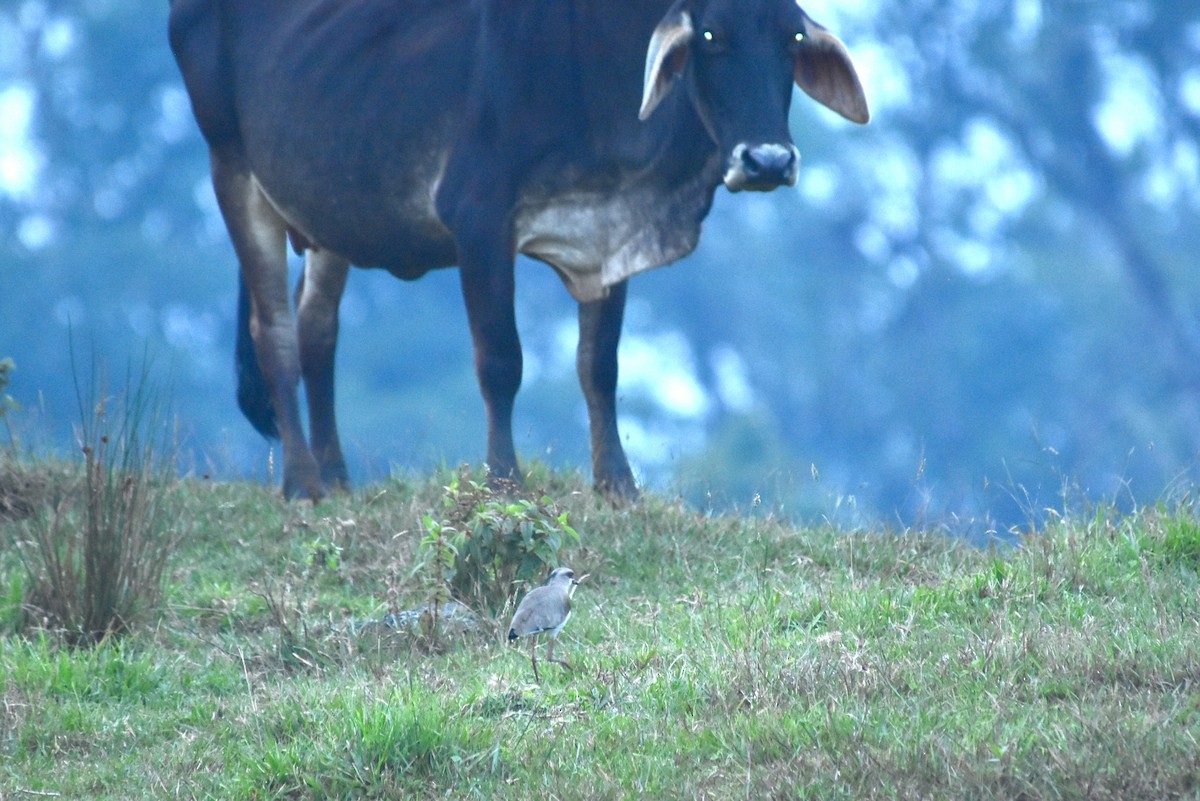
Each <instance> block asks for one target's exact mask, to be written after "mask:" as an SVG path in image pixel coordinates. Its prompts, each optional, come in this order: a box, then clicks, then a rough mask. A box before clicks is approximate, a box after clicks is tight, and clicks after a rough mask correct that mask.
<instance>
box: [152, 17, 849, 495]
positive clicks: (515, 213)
mask: <svg viewBox="0 0 1200 801" xmlns="http://www.w3.org/2000/svg"><path fill="white" fill-rule="evenodd" d="M169 38H170V43H171V48H172V51H173V53H174V55H175V58H176V60H177V62H178V64H179V68H180V71H181V72H182V75H183V80H184V84H185V85H186V88H187V92H188V95H189V98H190V100H191V104H192V110H193V113H194V115H195V118H196V121H197V124H198V126H199V128H200V132H201V134H202V135H203V137H204V140H205V142H206V144H207V145H208V150H209V154H210V160H211V168H212V183H213V187H214V190H215V193H216V197H217V202H218V205H219V207H220V210H221V213H222V216H223V218H224V220H225V224H226V227H227V228H228V231H229V236H230V238H231V240H232V242H233V247H234V250H235V252H236V255H237V258H238V261H239V264H240V276H241V281H242V286H243V298H242V302H241V305H242V308H243V312H244V314H243V319H244V320H246V325H245V327H244V329H243V331H242V333H241V335H240V337H239V339H240V344H239V353H241V354H242V356H243V359H242V362H241V377H242V380H243V386H242V387H241V388H240V389H239V397H240V399H241V400H242V406H243V409H244V410H245V411H247V413H248V416H250V417H251V419H252V421H257V424H258V427H259V428H260V430H263V431H265V432H267V433H274V432H276V431H277V433H278V435H279V437H280V439H281V440H282V447H283V491H284V494H285V495H286V496H287V497H288V498H301V497H308V498H311V499H313V500H314V501H316V500H318V499H320V498H321V497H322V496H323V495H324V494H325V492H326V491H327V489H328V488H330V487H334V486H338V485H342V484H345V483H346V468H345V462H344V460H343V458H342V453H341V448H340V446H339V444H338V438H337V427H336V423H335V418H334V412H333V354H334V347H335V343H336V338H337V306H338V300H339V298H340V297H341V294H342V292H343V290H344V287H345V282H346V277H347V273H348V270H349V266H350V265H351V264H354V265H356V266H359V267H382V268H385V269H387V270H388V271H390V272H391V273H393V274H394V275H396V276H397V277H399V278H402V279H406V280H412V279H416V278H418V277H420V276H422V275H424V274H425V273H427V272H428V271H430V270H433V269H437V268H442V267H451V266H457V267H458V270H459V276H460V282H461V287H462V293H463V299H464V301H465V304H466V310H467V318H468V322H469V325H470V330H471V336H472V342H473V346H474V356H475V371H476V374H477V377H478V380H479V385H480V389H481V392H482V395H483V400H484V404H485V406H486V410H487V423H488V433H487V457H486V458H487V466H488V469H489V471H490V475H491V476H493V477H496V478H499V479H511V480H514V481H519V480H520V476H521V474H520V470H519V467H518V462H517V455H516V452H515V449H514V446H513V437H512V411H513V402H514V399H515V397H516V393H517V390H518V387H519V386H520V383H521V345H520V341H519V339H518V335H517V327H516V322H515V313H514V305H513V299H514V276H513V273H514V259H515V256H516V254H517V253H524V254H527V255H528V256H531V257H533V258H535V259H538V260H540V261H543V262H545V263H546V264H548V265H549V266H550V267H552V268H553V269H554V270H555V271H556V272H557V273H558V275H559V276H560V278H561V279H562V281H563V283H564V284H565V285H566V288H567V290H568V291H569V292H570V294H571V295H572V296H573V297H574V298H575V300H576V301H578V304H579V345H578V351H577V369H578V374H579V381H580V384H581V386H582V389H583V394H584V397H585V399H586V402H587V409H588V415H589V425H590V431H591V446H592V472H593V481H594V484H595V486H596V487H597V489H599V490H600V491H602V492H604V493H607V494H610V495H612V496H616V497H625V498H632V497H636V496H637V493H638V489H637V485H636V482H635V479H634V476H633V473H632V471H631V470H630V467H629V462H628V460H627V458H626V456H625V452H624V449H623V448H622V446H621V439H620V436H619V434H618V430H617V413H616V387H617V344H618V341H619V339H620V334H621V324H622V317H623V314H624V307H625V299H626V291H627V285H628V284H627V281H628V279H629V277H630V276H632V275H634V274H636V273H638V272H641V271H644V270H647V269H650V268H654V267H658V266H661V265H665V264H669V263H670V262H673V261H675V260H677V259H679V258H681V257H683V256H685V255H687V254H688V253H690V252H691V251H692V250H693V249H694V248H695V247H696V245H697V242H698V240H699V236H700V226H701V222H702V221H703V220H704V218H705V216H706V215H707V214H708V211H709V209H710V207H711V205H712V200H713V196H714V194H715V192H716V190H717V188H718V187H720V186H721V185H724V186H725V187H726V188H727V189H729V190H730V191H733V192H738V191H743V190H754V191H767V190H771V189H774V188H777V187H781V186H789V185H794V184H795V182H796V177H797V169H798V167H799V162H800V159H799V153H798V151H797V148H796V146H795V144H794V143H793V141H792V138H791V135H790V133H789V131H788V111H789V107H790V104H791V98H792V86H793V84H795V85H797V86H799V88H800V89H801V90H803V91H804V92H805V93H807V94H808V95H809V96H810V97H812V98H813V99H815V100H816V101H817V102H818V103H820V104H822V105H824V106H826V107H828V108H830V109H832V110H833V111H835V112H837V113H838V114H840V115H841V116H843V117H845V118H847V119H849V120H852V121H854V122H857V123H866V122H867V120H868V118H869V112H868V108H867V102H866V98H865V96H864V93H863V89H862V85H861V83H860V81H859V78H858V75H857V74H856V72H855V68H854V66H853V64H852V62H851V59H850V56H849V54H848V52H847V50H846V48H845V46H844V45H843V44H842V42H841V41H840V40H838V39H837V38H836V37H835V36H834V35H833V34H832V33H830V32H829V31H827V30H826V29H825V28H823V27H822V26H820V25H818V24H817V23H816V22H814V21H813V20H812V19H811V18H810V17H809V16H808V15H807V14H806V13H805V12H804V10H803V9H802V8H801V7H800V6H799V5H798V4H797V3H796V1H795V0H172V3H171V13H170V22H169ZM289 237H290V238H291V241H292V242H293V244H294V245H296V246H298V247H300V248H302V249H304V250H305V252H306V262H305V269H304V277H303V281H302V285H301V287H300V289H299V291H298V302H297V310H296V319H295V321H293V318H292V311H291V306H290V302H289V293H288V289H287V285H286V284H287V243H288V240H289ZM251 340H252V343H253V347H251ZM251 351H252V352H253V353H251ZM301 377H303V379H304V382H305V389H306V392H307V396H308V403H309V409H310V422H309V425H310V433H311V438H312V446H311V448H310V446H309V444H308V442H307V441H306V439H305V435H304V431H303V428H302V425H301V420H300V412H299V403H298V398H297V388H298V384H299V381H300V379H301ZM255 381H259V382H260V383H261V386H262V387H264V388H265V389H266V392H267V394H268V395H269V402H267V401H265V400H262V399H258V400H256V397H257V393H256V392H255V391H254V386H255Z"/></svg>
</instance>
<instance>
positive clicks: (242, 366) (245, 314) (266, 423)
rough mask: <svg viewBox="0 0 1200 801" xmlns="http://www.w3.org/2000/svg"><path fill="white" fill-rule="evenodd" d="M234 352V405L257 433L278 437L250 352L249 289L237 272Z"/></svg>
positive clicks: (266, 389) (268, 395)
mask: <svg viewBox="0 0 1200 801" xmlns="http://www.w3.org/2000/svg"><path fill="white" fill-rule="evenodd" d="M235 353H236V356H235V358H236V362H237V402H238V408H240V409H241V410H242V414H244V415H246V419H247V420H249V421H250V425H252V426H254V428H255V430H257V431H258V433H260V434H262V435H263V436H264V437H267V438H268V439H279V426H278V425H276V423H275V408H274V407H273V406H271V390H270V388H269V387H268V386H267V377H266V376H265V375H263V371H262V367H261V366H260V365H259V363H258V354H257V353H255V351H254V338H253V337H251V336H250V290H249V289H248V288H247V287H246V282H245V280H244V279H243V278H242V277H241V276H240V275H239V276H238V312H237V344H236V346H235Z"/></svg>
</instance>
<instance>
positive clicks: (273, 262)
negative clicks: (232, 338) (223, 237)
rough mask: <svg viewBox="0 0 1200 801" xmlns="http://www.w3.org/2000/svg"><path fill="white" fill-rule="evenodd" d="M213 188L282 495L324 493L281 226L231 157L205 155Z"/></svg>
mask: <svg viewBox="0 0 1200 801" xmlns="http://www.w3.org/2000/svg"><path fill="white" fill-rule="evenodd" d="M212 178H213V188H214V190H215V191H216V195H217V202H218V205H219V206H220V208H221V214H222V216H223V217H224V218H225V225H226V227H227V228H228V229H229V236H230V239H231V240H232V241H233V248H234V250H235V251H236V252H237V257H238V262H239V263H240V265H241V271H242V279H243V281H245V284H246V288H247V290H248V291H249V293H250V305H251V312H250V319H249V325H250V334H251V336H252V337H253V339H254V350H255V352H256V353H257V354H258V362H259V365H260V367H261V368H262V372H263V375H264V376H265V378H266V382H267V385H268V386H269V387H270V394H271V405H272V406H273V407H274V409H275V419H276V424H277V426H278V428H279V438H280V440H281V441H282V442H283V491H284V494H285V495H286V496H287V497H288V498H300V497H308V498H311V499H312V500H313V501H316V500H318V499H320V498H321V497H322V496H323V495H324V490H323V488H322V486H321V481H320V478H319V477H318V473H317V464H316V461H315V460H314V459H313V456H312V453H310V452H309V450H308V443H307V442H306V441H305V438H304V430H303V429H302V428H301V426H300V405H299V401H298V399H297V397H296V386H297V384H298V383H299V381H300V358H299V353H298V347H297V341H296V325H295V322H294V321H293V319H292V309H291V304H290V302H289V298H288V287H287V250H286V226H285V224H284V222H283V220H282V219H281V218H280V217H279V214H278V212H276V211H275V209H274V208H273V207H272V206H271V203H270V201H268V200H267V198H266V196H265V195H264V194H263V193H262V190H260V189H259V188H258V185H257V184H256V183H255V181H254V177H253V176H252V175H251V174H250V171H249V170H248V169H247V168H246V167H245V164H244V161H243V160H242V159H241V158H240V156H239V155H238V154H236V153H233V154H216V153H214V154H213V157H212Z"/></svg>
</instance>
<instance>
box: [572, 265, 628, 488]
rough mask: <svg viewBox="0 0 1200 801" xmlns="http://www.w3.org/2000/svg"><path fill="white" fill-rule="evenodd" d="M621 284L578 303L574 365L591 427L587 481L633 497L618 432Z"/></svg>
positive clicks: (623, 287)
mask: <svg viewBox="0 0 1200 801" xmlns="http://www.w3.org/2000/svg"><path fill="white" fill-rule="evenodd" d="M626 289H627V285H626V282H625V281H622V282H621V283H619V284H617V285H615V286H613V287H612V288H611V289H610V290H609V293H608V297H607V298H604V299H603V300H597V301H594V302H592V303H581V304H579V349H578V350H577V351H576V354H575V366H576V369H577V371H578V372H579V384H580V386H581V387H583V396H584V398H586V399H587V408H588V423H589V425H590V427H591V432H592V480H593V481H594V482H595V484H596V489H598V490H600V491H601V492H603V493H605V494H608V495H613V496H617V497H620V498H628V499H634V498H636V497H637V495H638V489H637V483H636V482H635V481H634V480H633V472H632V471H631V470H630V469H629V460H628V459H626V458H625V449H624V448H622V447H621V435H620V434H619V433H618V432H617V344H618V343H619V342H620V339H621V323H622V321H623V320H624V317H625V293H626Z"/></svg>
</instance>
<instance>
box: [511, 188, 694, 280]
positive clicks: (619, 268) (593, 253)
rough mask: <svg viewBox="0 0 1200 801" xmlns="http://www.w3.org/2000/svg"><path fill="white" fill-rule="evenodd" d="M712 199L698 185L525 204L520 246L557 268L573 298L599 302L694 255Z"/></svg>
mask: <svg viewBox="0 0 1200 801" xmlns="http://www.w3.org/2000/svg"><path fill="white" fill-rule="evenodd" d="M712 195H713V189H712V188H709V187H708V186H706V185H705V184H704V183H702V182H700V181H696V182H695V183H694V184H690V185H688V186H685V187H679V188H676V189H674V190H672V191H663V190H661V189H649V188H626V189H624V190H622V191H619V192H615V193H606V194H595V193H575V194H559V195H557V196H555V197H553V198H551V199H546V200H540V201H533V202H526V203H524V204H522V206H521V207H520V208H519V210H518V212H517V216H516V238H517V249H518V250H519V251H520V252H522V253H524V254H526V255H528V256H532V257H534V258H537V259H541V260H542V261H544V262H546V263H548V264H550V265H551V266H552V267H554V268H555V269H556V270H557V271H558V273H559V275H560V276H561V277H562V279H563V283H565V284H566V286H567V289H568V290H569V291H570V292H571V294H572V295H573V296H574V297H575V299H576V300H578V301H580V302H581V303H586V302H590V301H594V300H600V299H601V298H603V297H605V296H606V295H608V290H609V287H611V286H613V285H614V284H617V283H620V282H621V281H624V280H625V279H626V278H628V277H629V276H631V275H634V274H635V273H639V272H642V271H643V270H649V269H652V268H654V267H660V266H662V265H664V264H670V263H671V262H673V261H675V260H676V259H680V258H682V257H684V256H686V255H687V254H689V253H691V252H692V250H694V249H695V247H696V243H697V242H698V241H699V239H700V222H701V221H702V220H703V219H704V216H705V214H707V213H708V209H709V206H710V205H711V204H712Z"/></svg>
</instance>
